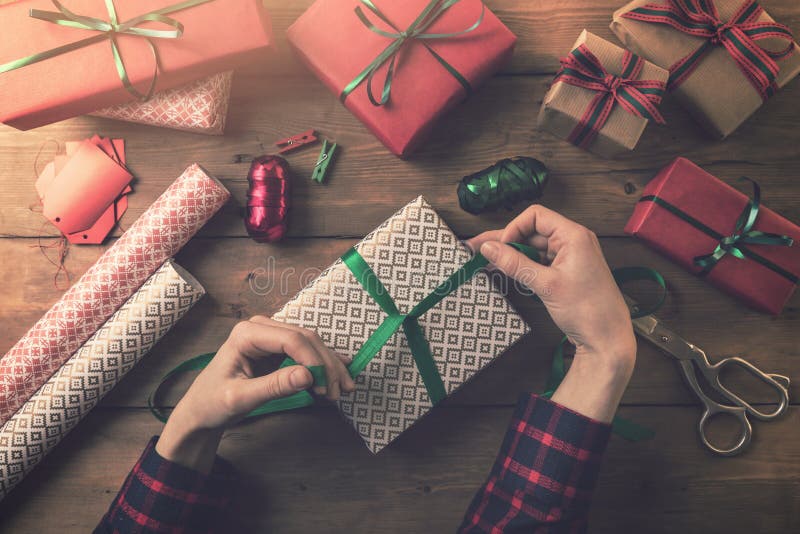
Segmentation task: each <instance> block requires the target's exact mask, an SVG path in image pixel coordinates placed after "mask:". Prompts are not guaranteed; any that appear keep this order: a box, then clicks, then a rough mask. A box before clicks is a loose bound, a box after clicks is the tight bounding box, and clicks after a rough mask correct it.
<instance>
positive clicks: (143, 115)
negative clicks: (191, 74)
mask: <svg viewBox="0 0 800 534" xmlns="http://www.w3.org/2000/svg"><path fill="white" fill-rule="evenodd" d="M232 80H233V71H228V72H221V73H219V74H215V75H214V76H210V77H208V78H203V79H202V80H197V81H196V82H193V83H190V84H189V85H186V86H183V87H179V88H177V89H170V90H167V91H162V92H160V93H156V94H155V95H153V97H152V98H151V99H150V100H148V101H147V102H138V101H134V102H128V103H125V104H120V105H118V106H112V107H110V108H106V109H102V110H100V111H96V112H94V113H91V115H95V116H97V117H106V118H109V119H117V120H121V121H128V122H138V123H140V124H149V125H151V126H162V127H164V128H174V129H176V130H185V131H188V132H197V133H204V134H209V135H222V133H223V131H224V130H225V118H226V116H227V114H228V102H229V100H230V96H231V81H232Z"/></svg>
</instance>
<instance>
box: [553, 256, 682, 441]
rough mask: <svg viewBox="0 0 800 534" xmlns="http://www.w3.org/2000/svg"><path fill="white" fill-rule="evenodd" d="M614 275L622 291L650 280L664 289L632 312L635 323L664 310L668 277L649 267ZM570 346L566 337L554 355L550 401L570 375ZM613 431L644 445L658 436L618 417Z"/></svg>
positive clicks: (621, 270) (645, 428) (617, 270)
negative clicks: (567, 350) (625, 286)
mask: <svg viewBox="0 0 800 534" xmlns="http://www.w3.org/2000/svg"><path fill="white" fill-rule="evenodd" d="M611 273H612V274H613V275H614V280H615V281H616V282H617V285H618V286H620V287H622V285H623V284H625V283H627V282H633V281H638V280H649V281H651V282H655V283H656V284H657V285H658V287H659V288H660V289H661V290H660V291H659V297H658V299H656V301H655V302H654V303H653V304H651V305H650V306H647V307H645V308H634V309H632V310H631V318H632V319H638V318H639V317H644V316H645V315H651V314H653V313H655V312H656V311H658V309H659V308H661V305H662V304H663V303H664V299H666V297H667V283H666V281H665V280H664V277H663V276H661V273H659V272H658V271H656V270H655V269H650V268H649V267H620V268H618V269H614V270H613V271H611ZM567 344H569V339H568V338H567V336H564V337H562V338H561V341H560V342H559V344H558V346H557V347H556V350H555V351H554V352H553V363H552V364H551V366H550V375H549V376H548V377H547V384H546V385H545V390H544V392H543V393H542V394H541V396H542V397H545V398H548V399H549V398H550V397H552V396H553V394H554V393H555V392H556V389H557V388H558V386H559V384H561V381H562V380H564V377H565V376H566V375H567V366H566V361H565V357H564V347H565V346H566V345H567ZM611 429H612V431H613V432H614V433H615V434H617V435H618V436H620V437H621V438H623V439H626V440H628V441H643V440H646V439H651V438H652V437H653V436H655V432H654V431H653V430H652V429H650V428H647V427H644V426H642V425H639V424H638V423H634V422H633V421H631V420H629V419H625V418H624V417H620V416H618V415H617V416H614V419H613V420H612V421H611Z"/></svg>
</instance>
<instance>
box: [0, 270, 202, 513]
mask: <svg viewBox="0 0 800 534" xmlns="http://www.w3.org/2000/svg"><path fill="white" fill-rule="evenodd" d="M204 294H205V290H204V289H203V286H201V285H200V283H199V282H197V280H195V279H194V277H192V275H190V274H189V273H187V272H186V271H185V270H183V269H182V268H181V267H180V266H179V265H177V264H175V263H173V262H172V261H171V260H168V261H167V262H166V263H164V264H163V265H162V266H161V268H159V269H158V270H157V271H156V272H155V273H154V274H153V275H151V276H150V278H148V279H147V281H145V283H144V284H143V285H142V286H141V287H140V288H139V289H138V290H137V291H136V292H135V293H134V294H133V296H131V297H130V298H129V299H128V300H127V301H126V302H125V303H124V304H123V305H122V307H120V308H119V309H118V310H117V311H116V312H115V313H114V315H112V316H111V318H110V319H109V320H108V321H106V322H105V324H103V325H102V326H101V327H100V329H99V330H97V331H96V332H95V333H94V335H92V337H90V338H89V340H88V341H87V342H86V343H84V345H83V346H82V347H81V348H80V349H78V351H77V352H76V353H75V354H74V355H73V356H72V357H71V358H70V359H69V360H68V361H67V363H65V364H64V365H63V366H62V367H61V368H60V369H59V370H58V371H56V374H54V375H53V376H52V377H50V379H49V380H48V381H47V382H46V383H45V384H44V385H43V386H42V387H40V388H39V390H38V391H36V392H35V393H34V394H33V396H32V397H31V398H30V399H29V400H28V401H27V402H26V403H25V404H23V405H22V408H20V409H19V411H17V413H15V414H14V415H13V416H12V417H11V418H10V419H9V420H8V421H6V423H5V424H4V425H3V426H2V428H0V500H2V499H3V498H5V496H6V495H7V494H8V492H9V491H11V490H12V489H13V488H14V486H16V485H17V484H18V483H19V482H20V481H21V480H22V479H23V478H24V477H25V476H26V475H27V474H28V473H29V472H30V471H31V470H32V469H33V468H34V467H35V466H36V465H37V464H38V463H39V462H40V461H41V460H42V458H44V456H45V455H46V454H47V453H48V452H50V451H51V450H52V449H53V447H55V446H56V445H58V443H59V442H60V441H61V440H62V439H63V438H64V436H65V435H66V434H67V433H68V432H69V431H70V430H72V429H73V428H74V427H75V425H77V424H78V422H79V421H80V420H81V419H83V418H84V417H85V416H86V414H87V413H89V411H90V410H91V409H92V408H94V407H95V405H97V403H98V402H99V401H100V399H102V398H103V397H104V396H105V394H106V393H108V392H109V391H110V390H111V388H113V387H114V386H115V385H116V384H117V383H118V382H119V381H120V380H121V379H122V377H123V376H125V374H126V373H127V372H128V371H129V370H130V369H131V368H132V367H133V366H134V365H136V364H137V363H138V362H139V360H141V359H142V357H143V356H144V355H145V354H147V352H148V351H149V350H150V349H151V348H152V347H153V345H155V344H156V343H157V342H158V341H159V340H160V339H161V338H162V337H164V335H165V334H166V333H167V332H168V331H169V329H170V328H171V327H172V325H174V324H175V322H176V321H178V319H180V318H181V317H183V316H184V315H185V314H186V312H187V311H189V308H191V307H192V306H193V305H194V303H195V302H197V301H198V300H199V299H200V297H202V296H203V295H204Z"/></svg>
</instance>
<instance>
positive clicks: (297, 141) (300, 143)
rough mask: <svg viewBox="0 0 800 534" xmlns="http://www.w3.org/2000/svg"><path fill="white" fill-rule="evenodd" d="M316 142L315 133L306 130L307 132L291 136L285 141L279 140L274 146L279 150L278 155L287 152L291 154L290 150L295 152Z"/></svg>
mask: <svg viewBox="0 0 800 534" xmlns="http://www.w3.org/2000/svg"><path fill="white" fill-rule="evenodd" d="M316 142H317V132H315V131H314V130H308V131H307V132H303V133H301V134H297V135H293V136H291V137H287V138H286V139H281V140H280V141H278V142H277V143H275V146H277V147H278V148H280V150H278V154H286V153H287V152H291V151H292V150H297V149H298V148H301V147H304V146H306V145H310V144H313V143H316Z"/></svg>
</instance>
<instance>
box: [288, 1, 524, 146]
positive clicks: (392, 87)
mask: <svg viewBox="0 0 800 534" xmlns="http://www.w3.org/2000/svg"><path fill="white" fill-rule="evenodd" d="M287 36H288V38H289V43H290V44H291V45H292V47H293V48H294V49H295V51H296V52H297V54H298V55H299V56H300V58H301V59H302V61H303V62H304V63H305V64H306V65H307V66H308V68H309V69H311V71H312V72H313V73H314V74H315V75H316V76H317V77H318V78H319V79H320V80H321V81H322V82H323V83H324V84H325V85H326V86H327V87H328V89H330V90H331V92H333V93H334V94H335V95H336V96H338V97H339V99H340V100H341V101H342V102H343V103H344V105H345V107H347V109H349V110H350V111H351V112H352V113H353V114H354V115H355V116H356V117H358V119H359V120H360V121H361V122H363V123H364V124H365V125H366V126H367V128H369V129H370V130H371V131H372V133H373V134H374V135H375V136H376V137H377V138H378V139H379V140H380V141H381V142H382V143H383V144H384V145H386V147H387V148H388V149H389V150H391V151H392V152H393V153H394V154H396V155H398V156H407V155H408V154H410V153H411V152H412V151H413V150H414V149H415V148H418V147H419V146H420V144H421V143H422V142H423V141H424V138H425V135H426V134H427V133H428V132H429V131H430V130H431V128H432V127H433V125H434V124H435V123H436V121H437V120H438V119H439V118H440V117H441V116H442V115H443V114H445V113H446V112H447V111H448V110H450V109H452V108H453V107H454V106H455V105H456V104H458V103H459V102H461V101H462V100H463V99H464V98H465V97H466V96H468V95H469V94H470V93H471V92H472V91H473V90H475V89H476V88H477V87H478V86H479V85H480V84H481V83H483V82H484V81H485V80H486V79H487V78H488V77H489V76H491V75H492V74H494V73H495V72H496V71H497V70H498V69H499V68H500V67H501V66H502V65H503V64H504V63H506V62H507V61H508V60H509V59H510V58H511V54H512V52H513V49H514V44H515V42H516V37H515V36H514V34H513V33H511V31H510V30H509V29H508V28H506V27H505V26H504V25H503V23H502V22H500V20H499V19H498V18H497V17H496V16H495V15H494V13H492V12H491V11H489V10H488V9H487V8H486V7H485V6H484V5H483V3H482V2H481V1H480V0H456V1H453V0H403V1H402V2H398V1H396V0H375V1H374V2H370V1H366V0H317V1H316V2H314V4H313V5H312V6H311V7H310V8H308V10H307V11H306V12H305V13H303V15H302V16H300V18H298V19H297V21H295V23H294V24H292V26H291V27H290V28H289V30H288V31H287Z"/></svg>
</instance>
